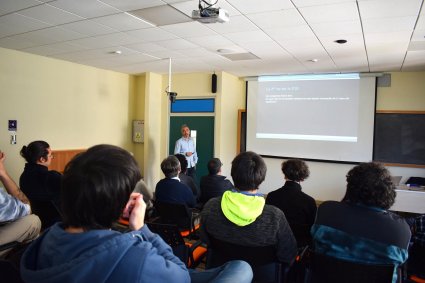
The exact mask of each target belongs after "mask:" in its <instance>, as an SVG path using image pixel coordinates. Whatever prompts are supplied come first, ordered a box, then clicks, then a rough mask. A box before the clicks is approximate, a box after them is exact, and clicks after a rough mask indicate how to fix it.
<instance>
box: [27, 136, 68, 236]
mask: <svg viewBox="0 0 425 283" xmlns="http://www.w3.org/2000/svg"><path fill="white" fill-rule="evenodd" d="M21 156H22V157H23V158H24V159H25V160H26V161H27V163H26V164H25V168H24V172H23V173H22V174H21V177H20V178H19V186H20V187H21V189H22V191H23V192H24V193H25V194H26V195H27V196H28V198H29V200H30V201H31V205H32V208H33V211H34V213H35V214H37V215H38V216H39V217H40V219H41V223H42V226H43V227H42V229H44V228H47V227H49V226H51V225H52V224H53V223H55V222H56V221H59V220H60V214H59V209H60V204H59V198H60V186H61V180H62V175H61V174H60V173H59V172H57V171H53V170H50V171H49V168H48V166H49V165H50V163H51V162H52V159H53V154H52V150H51V149H50V146H49V144H48V143H47V142H45V141H33V142H31V143H30V144H29V145H28V146H23V147H22V149H21Z"/></svg>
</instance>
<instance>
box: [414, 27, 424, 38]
mask: <svg viewBox="0 0 425 283" xmlns="http://www.w3.org/2000/svg"><path fill="white" fill-rule="evenodd" d="M412 41H425V28H424V29H416V30H415V31H414V32H413V36H412Z"/></svg>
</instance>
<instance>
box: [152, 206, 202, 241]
mask: <svg viewBox="0 0 425 283" xmlns="http://www.w3.org/2000/svg"><path fill="white" fill-rule="evenodd" d="M154 206H155V210H156V212H157V214H158V216H159V219H158V220H156V221H155V222H157V223H163V224H175V225H177V227H178V228H179V229H180V232H181V235H182V236H183V237H188V238H191V237H192V236H193V234H194V233H195V231H196V230H197V229H198V228H199V224H198V222H199V218H200V214H199V213H198V212H196V211H194V210H193V209H190V208H189V207H187V206H186V205H184V204H176V203H166V202H158V201H156V202H155V204H154Z"/></svg>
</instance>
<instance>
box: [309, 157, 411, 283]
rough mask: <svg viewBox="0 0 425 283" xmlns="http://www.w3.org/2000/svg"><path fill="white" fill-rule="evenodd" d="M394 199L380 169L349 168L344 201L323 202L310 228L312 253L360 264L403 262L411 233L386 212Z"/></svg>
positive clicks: (369, 165) (386, 173) (370, 165)
mask: <svg viewBox="0 0 425 283" xmlns="http://www.w3.org/2000/svg"><path fill="white" fill-rule="evenodd" d="M395 196H396V192H395V187H394V185H393V183H392V181H391V175H390V173H389V171H388V170H387V169H386V168H385V167H384V166H383V165H381V164H379V163H362V164H360V165H357V166H355V167H354V168H352V169H351V170H350V171H349V172H348V174H347V190H346V193H345V196H344V198H343V200H342V201H341V202H337V201H325V202H323V203H322V204H321V205H320V206H319V208H318V210H317V216H316V221H315V223H314V225H313V227H312V228H311V233H312V236H313V248H314V251H315V252H317V253H320V254H325V255H328V256H332V257H336V258H341V259H345V260H351V261H354V262H361V263H376V264H395V265H396V266H398V265H400V264H402V263H403V262H405V261H406V259H407V248H408V245H409V240H410V236H411V233H410V229H409V226H408V225H407V223H406V221H405V220H404V219H403V218H401V217H400V216H398V215H397V214H394V213H391V212H389V211H387V209H389V208H390V207H391V206H392V205H393V204H394V200H395ZM395 279H396V274H395Z"/></svg>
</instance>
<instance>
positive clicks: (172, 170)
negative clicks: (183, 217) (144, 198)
mask: <svg viewBox="0 0 425 283" xmlns="http://www.w3.org/2000/svg"><path fill="white" fill-rule="evenodd" d="M161 170H162V172H163V173H164V175H165V178H164V179H162V180H160V181H159V182H158V183H157V184H156V188H155V200H156V201H160V202H167V203H178V204H186V205H187V206H188V207H190V208H193V207H195V205H196V201H195V197H194V196H193V193H192V191H191V190H190V188H189V187H188V186H186V185H185V184H183V183H181V182H180V179H179V177H178V175H179V173H180V171H181V169H180V162H179V160H178V159H177V157H175V156H174V155H170V156H168V157H167V158H165V159H164V160H163V161H162V162H161Z"/></svg>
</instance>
